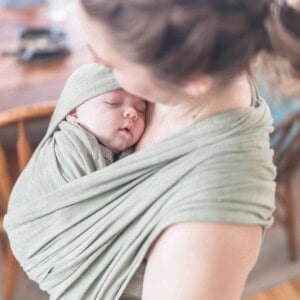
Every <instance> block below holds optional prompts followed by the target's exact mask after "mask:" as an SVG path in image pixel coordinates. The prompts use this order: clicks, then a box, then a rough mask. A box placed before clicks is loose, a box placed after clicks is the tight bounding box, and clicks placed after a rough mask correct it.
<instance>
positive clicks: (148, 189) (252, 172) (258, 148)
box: [4, 95, 276, 300]
mask: <svg viewBox="0 0 300 300" xmlns="http://www.w3.org/2000/svg"><path fill="white" fill-rule="evenodd" d="M65 97H67V96H66V95H62V97H61V98H60V100H59V103H58V105H57V109H56V113H55V115H54V117H53V118H52V120H51V123H50V125H49V130H48V132H47V134H46V136H45V138H44V139H43V141H42V142H41V144H40V145H39V147H38V148H37V150H36V152H35V153H34V155H33V156H32V158H31V160H30V162H29V164H28V165H27V167H26V168H25V170H24V171H23V173H22V174H21V176H20V177H19V179H18V181H17V183H16V185H15V187H14V189H13V192H12V195H11V198H10V201H9V207H8V212H7V215H6V216H5V220H4V224H5V228H6V230H7V232H8V235H9V239H10V243H11V247H12V250H13V252H14V254H15V256H16V258H17V259H18V260H19V262H20V264H21V266H22V267H23V269H24V270H25V272H26V273H27V274H28V276H29V278H30V279H32V280H34V281H36V282H37V283H38V284H39V286H40V288H41V289H43V290H45V291H47V292H48V293H49V294H50V299H72V300H73V299H85V300H88V299H101V300H106V299H107V300H111V299H120V297H121V295H122V293H123V291H124V289H125V288H126V286H127V284H128V282H129V280H130V279H131V277H132V276H133V274H134V272H135V271H136V270H137V268H138V266H139V265H140V264H141V262H142V260H143V258H144V256H145V255H146V253H147V251H148V249H149V247H150V246H151V244H152V242H153V241H154V240H155V239H156V238H157V237H158V235H159V234H160V233H161V232H162V231H163V230H164V229H166V228H167V227H168V226H170V225H172V224H175V223H178V222H190V221H195V222H218V223H231V224H255V225H260V226H262V227H269V226H270V225H271V224H272V221H273V217H272V213H273V211H274V193H275V183H274V178H275V173H276V172H275V167H274V165H273V163H272V157H273V151H272V150H271V149H270V146H269V134H270V132H271V131H272V119H271V115H270V112H269V109H268V106H267V104H266V103H265V101H264V100H262V99H257V105H256V106H255V107H254V106H253V107H246V108H238V109H235V110H232V111H227V112H223V113H220V114H217V115H214V116H211V117H208V118H206V119H203V120H200V121H197V122H196V123H194V124H192V125H191V126H189V127H188V128H186V129H184V130H183V131H181V132H179V133H177V134H175V135H173V136H171V137H168V138H166V139H164V140H162V141H160V142H158V143H156V144H154V145H152V146H150V147H149V148H146V149H143V150H141V151H139V152H136V153H133V154H131V155H129V156H127V157H125V158H122V159H121V160H119V161H116V162H114V163H113V164H111V165H109V166H107V167H105V168H102V169H101V170H98V171H97V168H98V166H99V164H102V163H103V157H102V158H101V157H97V156H95V157H93V160H92V161H89V159H90V156H89V158H87V157H88V155H86V154H85V153H86V152H85V151H90V150H92V149H93V147H95V146H96V142H95V140H93V137H92V136H91V135H90V134H88V133H86V134H84V136H82V134H78V131H77V128H76V126H75V125H74V126H70V125H67V126H69V127H70V128H69V131H68V140H69V141H70V143H69V142H67V143H66V139H65V138H64V137H63V138H61V139H60V137H59V138H58V135H59V130H60V127H61V126H65V125H66V124H65V123H64V118H65V116H66V114H67V113H68V112H69V111H71V110H72V109H73V108H74V107H76V106H77V105H78V104H79V103H78V102H77V103H72V101H66V98H65ZM61 104H62V105H61ZM74 140H75V141H76V142H75V143H73V141H74ZM79 140H81V141H83V142H82V143H80V142H79ZM72 144H76V145H78V144H79V145H81V146H80V147H79V148H76V149H73V150H74V152H72V151H73V150H72V149H71V147H70V145H72ZM57 149H60V150H59V151H58V152H59V153H60V154H59V153H57V152H56V150H57ZM70 151H71V152H70ZM49 153H50V154H49ZM62 153H68V154H67V155H62ZM72 153H73V155H72ZM45 159H47V161H48V162H47V168H46V169H44V170H43V167H42V166H44V165H45ZM68 160H73V162H74V160H75V161H76V162H77V164H75V165H78V168H77V169H76V170H70V169H69V168H68ZM72 165H74V163H73V164H72ZM82 168H83V169H84V170H82ZM43 172H47V175H49V172H50V173H51V177H52V180H51V183H49V184H42V183H41V182H42V181H43V180H42V176H43ZM82 173H86V174H87V175H85V176H81V175H82ZM80 176H81V177H80ZM70 180H71V181H70ZM68 181H69V182H68ZM50 185H51V186H50Z"/></svg>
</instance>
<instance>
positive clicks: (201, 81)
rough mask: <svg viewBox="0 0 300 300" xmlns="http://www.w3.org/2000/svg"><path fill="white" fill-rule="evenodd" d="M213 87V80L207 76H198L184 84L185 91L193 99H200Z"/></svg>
mask: <svg viewBox="0 0 300 300" xmlns="http://www.w3.org/2000/svg"><path fill="white" fill-rule="evenodd" d="M212 85H213V79H212V78H211V77H210V76H207V75H201V76H197V77H196V78H194V79H191V80H189V81H188V82H186V83H185V84H184V87H183V89H184V91H185V92H186V93H187V94H188V95H189V96H191V97H199V96H203V95H204V94H206V93H207V92H208V91H209V90H210V89H211V87H212Z"/></svg>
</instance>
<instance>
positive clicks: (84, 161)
mask: <svg viewBox="0 0 300 300" xmlns="http://www.w3.org/2000/svg"><path fill="white" fill-rule="evenodd" d="M70 103H73V105H70ZM76 103H79V105H78V106H77V105H76ZM64 106H66V107H67V106H69V107H75V106H76V107H75V108H74V109H72V110H71V111H69V112H68V113H67V115H66V116H65V117H64V119H63V120H62V121H61V122H59V124H58V128H57V129H56V130H55V131H54V133H53V136H52V138H51V143H54V144H55V145H54V147H52V146H53V145H51V147H45V148H46V149H47V148H48V149H53V148H55V149H56V150H55V160H56V168H58V171H59V173H60V175H62V177H63V178H64V179H65V181H66V182H69V181H71V180H74V179H76V178H79V177H82V176H84V175H87V174H89V173H92V172H94V171H97V170H99V169H101V168H103V167H105V166H107V165H109V164H111V163H112V162H113V161H115V160H117V159H121V158H123V157H125V156H127V155H128V154H130V153H131V152H132V151H133V146H134V145H135V144H136V143H137V141H138V140H139V139H140V137H141V136H142V134H143V131H144V128H145V112H146V106H147V105H146V101H144V100H142V99H140V98H138V97H136V96H134V95H131V94H129V93H127V92H126V91H124V90H123V89H121V87H120V86H119V84H118V82H117V81H116V80H115V78H114V76H113V73H112V71H111V70H110V69H108V68H105V67H102V66H99V65H98V64H95V63H92V64H88V65H84V66H82V67H81V68H79V69H78V70H76V71H75V72H74V73H73V74H72V75H71V76H70V77H69V79H68V80H67V82H66V84H65V87H64V89H63V92H62V94H61V97H60V99H59V101H58V103H57V108H56V110H58V108H59V109H60V110H61V109H62V108H64ZM54 115H55V114H54ZM49 143H50V142H49ZM45 148H44V149H45ZM50 151H51V154H50V153H49V155H51V156H52V155H53V151H52V150H50ZM51 168H52V169H53V166H52V167H51ZM45 172H46V173H45V175H46V174H47V172H50V170H48V171H47V170H45ZM51 172H52V171H51ZM52 173H53V172H52ZM51 177H52V176H51ZM55 186H56V187H57V184H55Z"/></svg>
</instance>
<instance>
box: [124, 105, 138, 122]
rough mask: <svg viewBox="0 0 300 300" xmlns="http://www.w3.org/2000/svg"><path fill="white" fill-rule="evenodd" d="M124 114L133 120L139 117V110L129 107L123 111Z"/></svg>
mask: <svg viewBox="0 0 300 300" xmlns="http://www.w3.org/2000/svg"><path fill="white" fill-rule="evenodd" d="M123 116H124V118H131V119H133V120H136V119H137V117H138V116H137V112H136V110H135V109H134V108H127V109H125V110H124V112H123Z"/></svg>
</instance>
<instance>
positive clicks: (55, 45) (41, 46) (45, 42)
mask: <svg viewBox="0 0 300 300" xmlns="http://www.w3.org/2000/svg"><path fill="white" fill-rule="evenodd" d="M69 53H70V50H69V48H68V46H67V43H66V35H65V33H64V32H62V31H60V30H58V29H55V28H34V27H32V28H26V29H25V30H23V31H22V32H21V34H20V47H19V49H17V50H16V51H15V52H6V53H2V54H4V55H16V56H17V58H18V61H20V62H22V63H44V62H49V61H52V60H54V59H57V58H60V57H63V56H65V55H67V54H69Z"/></svg>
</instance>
